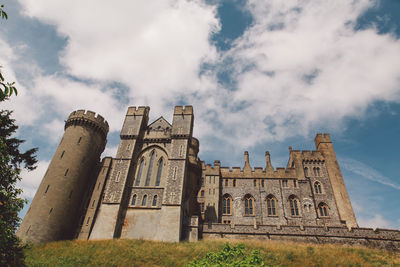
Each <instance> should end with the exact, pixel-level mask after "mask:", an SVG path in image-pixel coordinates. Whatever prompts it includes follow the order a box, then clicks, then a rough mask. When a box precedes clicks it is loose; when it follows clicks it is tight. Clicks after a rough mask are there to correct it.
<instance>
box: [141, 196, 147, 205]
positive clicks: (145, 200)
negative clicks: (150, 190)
mask: <svg viewBox="0 0 400 267" xmlns="http://www.w3.org/2000/svg"><path fill="white" fill-rule="evenodd" d="M146 202H147V195H144V196H143V199H142V206H146V204H147V203H146Z"/></svg>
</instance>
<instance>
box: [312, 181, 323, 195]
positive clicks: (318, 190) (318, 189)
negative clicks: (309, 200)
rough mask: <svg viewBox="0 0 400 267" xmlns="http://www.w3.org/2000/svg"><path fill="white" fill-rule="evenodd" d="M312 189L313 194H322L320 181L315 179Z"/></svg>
mask: <svg viewBox="0 0 400 267" xmlns="http://www.w3.org/2000/svg"><path fill="white" fill-rule="evenodd" d="M314 191H315V194H322V186H321V183H320V182H318V181H317V182H315V183H314Z"/></svg>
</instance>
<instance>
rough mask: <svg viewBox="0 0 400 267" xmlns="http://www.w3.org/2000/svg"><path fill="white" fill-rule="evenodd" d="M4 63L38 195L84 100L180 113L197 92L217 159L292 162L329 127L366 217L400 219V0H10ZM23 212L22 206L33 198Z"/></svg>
mask: <svg viewBox="0 0 400 267" xmlns="http://www.w3.org/2000/svg"><path fill="white" fill-rule="evenodd" d="M0 2H1V3H2V4H4V5H5V10H6V12H7V13H8V15H9V19H8V20H2V21H0V65H1V66H3V68H2V73H3V74H4V76H5V77H6V78H7V80H9V81H15V82H16V84H17V88H18V89H19V94H18V96H17V97H12V98H11V99H10V100H9V101H7V102H2V103H1V108H2V109H11V110H13V111H14V113H13V117H14V118H15V119H16V122H17V124H18V125H19V126H20V128H19V130H18V133H17V136H18V137H19V138H21V139H24V140H26V142H25V144H24V146H23V148H25V149H28V148H31V147H38V148H39V152H38V160H39V162H38V167H37V169H36V170H35V171H32V172H27V171H23V172H22V181H21V182H20V183H19V186H20V187H21V188H23V189H24V193H23V197H25V198H27V199H28V201H31V200H32V198H33V196H34V194H35V192H36V189H37V188H38V186H39V184H40V181H41V179H42V177H43V175H44V173H45V171H46V169H47V166H48V164H49V162H50V160H51V158H52V156H53V154H54V152H55V149H56V147H57V145H58V143H59V141H60V139H61V137H62V134H63V126H64V121H65V119H66V118H67V117H68V115H69V113H71V112H72V111H74V110H76V109H89V110H93V111H95V112H97V113H99V114H101V115H102V116H103V117H105V119H106V120H107V121H108V123H109V125H110V132H109V134H108V144H107V148H106V150H105V151H104V153H103V156H115V153H116V150H117V147H118V144H119V131H120V129H121V125H122V122H123V119H124V115H125V113H126V110H127V107H128V106H150V108H151V110H150V121H152V120H154V119H157V118H158V117H160V116H163V117H164V118H166V119H167V120H169V121H172V114H173V108H174V106H175V105H192V106H193V108H194V113H195V125H194V136H196V137H197V138H198V139H199V140H200V153H199V156H200V158H201V159H202V160H204V161H205V162H206V163H213V162H214V160H221V163H222V165H223V166H243V152H244V151H245V150H247V151H249V153H250V163H251V165H252V166H253V167H254V166H260V167H264V166H265V157H264V153H265V151H270V153H271V160H272V164H273V166H274V167H282V166H286V164H287V161H288V156H289V149H288V147H289V146H292V148H293V149H299V150H315V146H314V141H313V140H314V137H315V135H316V133H318V132H328V133H330V135H331V138H332V140H333V143H334V148H335V151H336V155H337V157H338V161H339V164H340V167H341V170H342V173H343V177H344V180H345V184H346V186H347V190H348V192H349V195H350V199H351V202H352V205H353V208H354V211H355V214H356V217H357V221H358V223H359V225H360V226H361V227H372V228H376V227H379V228H392V229H400V198H399V195H400V194H399V193H400V176H399V172H400V166H399V151H400V142H399V139H398V138H399V133H400V124H399V121H400V1H399V0H380V1H379V0H287V1H282V0H269V1H264V0H248V1H245V0H190V1H187V0H159V1H157V0H154V1H153V0H136V1H126V0H125V1H123V0H116V1H113V2H112V5H110V2H109V1H94V0H87V1H77V0H70V1H60V0H2V1H0ZM28 207H29V205H27V206H26V207H25V208H24V210H23V211H22V212H21V213H20V216H24V214H25V212H26V210H27V208H28Z"/></svg>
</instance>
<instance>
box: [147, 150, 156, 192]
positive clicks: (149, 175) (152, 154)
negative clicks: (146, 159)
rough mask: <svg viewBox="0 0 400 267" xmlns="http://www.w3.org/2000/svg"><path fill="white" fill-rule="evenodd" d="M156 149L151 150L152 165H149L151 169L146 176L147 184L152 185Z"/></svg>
mask: <svg viewBox="0 0 400 267" xmlns="http://www.w3.org/2000/svg"><path fill="white" fill-rule="evenodd" d="M155 154H156V153H154V150H153V151H151V156H150V165H149V170H148V171H147V178H146V184H145V186H149V185H150V179H151V172H152V171H153V163H154V157H155Z"/></svg>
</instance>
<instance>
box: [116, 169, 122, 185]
mask: <svg viewBox="0 0 400 267" xmlns="http://www.w3.org/2000/svg"><path fill="white" fill-rule="evenodd" d="M120 176H121V172H118V173H117V177H115V182H116V183H118V182H119V177H120Z"/></svg>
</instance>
